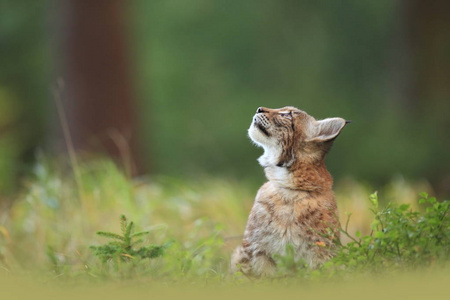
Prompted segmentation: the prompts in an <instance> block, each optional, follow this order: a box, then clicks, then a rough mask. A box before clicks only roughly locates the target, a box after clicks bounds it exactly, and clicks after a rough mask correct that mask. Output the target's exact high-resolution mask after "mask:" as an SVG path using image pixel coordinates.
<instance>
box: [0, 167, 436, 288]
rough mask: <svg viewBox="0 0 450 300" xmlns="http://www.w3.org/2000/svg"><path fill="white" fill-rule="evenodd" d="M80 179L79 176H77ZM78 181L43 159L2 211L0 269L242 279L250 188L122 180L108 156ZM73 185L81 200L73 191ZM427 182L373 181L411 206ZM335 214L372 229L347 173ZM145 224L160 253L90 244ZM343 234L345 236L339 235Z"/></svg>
mask: <svg viewBox="0 0 450 300" xmlns="http://www.w3.org/2000/svg"><path fill="white" fill-rule="evenodd" d="M77 180H79V182H77ZM77 180H75V178H74V177H73V176H72V175H71V174H70V173H67V172H65V171H64V170H62V169H60V168H58V167H57V166H54V165H52V164H51V162H50V161H45V160H41V161H40V163H38V164H37V165H36V166H35V168H34V172H33V176H32V177H30V178H29V179H28V180H27V181H26V182H24V188H23V191H22V193H21V194H20V195H19V196H18V197H17V199H16V200H15V201H14V203H13V205H12V206H11V207H10V208H9V209H7V210H2V211H1V215H0V266H1V269H0V272H2V273H6V274H12V273H17V274H24V273H25V274H26V273H30V274H32V275H33V276H34V275H39V278H40V279H41V280H42V279H44V280H52V279H53V278H58V279H67V280H69V281H73V280H81V281H85V282H88V281H94V282H103V281H105V280H113V281H117V280H125V279H126V280H135V281H138V282H153V281H154V282H164V283H179V282H191V283H192V282H202V283H205V282H214V283H223V282H242V281H245V280H246V279H245V278H243V277H239V276H234V277H230V276H229V275H228V264H229V257H230V255H231V253H232V251H233V249H234V248H235V247H236V246H237V245H238V244H239V243H240V241H241V239H242V234H243V231H244V228H245V224H246V221H247V217H248V213H249V211H250V208H251V206H252V202H253V199H254V195H255V194H256V189H255V187H254V186H252V185H249V184H246V183H245V182H238V181H233V180H230V179H223V178H222V179H221V178H202V179H192V178H191V179H186V180H181V179H176V178H169V177H156V178H141V179H139V180H130V179H128V178H127V177H126V176H125V175H124V174H123V172H122V171H121V170H119V169H118V168H117V167H116V165H115V164H114V163H112V162H111V161H108V160H98V161H95V162H89V163H85V164H81V165H80V166H79V176H78V177H77ZM80 184H81V185H82V188H83V199H82V201H81V199H80V193H79V190H78V189H79V188H80ZM426 190H428V191H429V187H428V186H427V184H426V183H425V182H423V183H418V184H410V183H407V182H406V181H405V180H403V179H401V178H397V179H394V180H393V181H392V182H391V184H389V185H388V186H386V187H384V188H383V189H381V190H380V192H379V195H380V199H387V201H386V202H388V201H389V202H392V201H395V202H399V203H409V204H411V205H412V207H413V208H415V207H417V199H418V197H417V195H418V193H419V192H422V191H426ZM335 191H336V196H337V200H338V205H339V209H340V214H341V221H342V222H344V221H345V220H346V219H347V215H348V214H347V212H351V213H352V219H351V220H350V222H349V227H348V232H349V233H350V234H352V235H353V234H355V233H356V232H358V234H359V233H361V234H362V235H364V234H368V233H370V230H371V221H372V220H373V216H371V213H370V211H369V210H368V207H369V205H370V204H369V201H367V200H366V199H367V198H368V195H369V194H370V193H371V192H373V191H372V188H371V187H370V186H369V185H367V184H362V183H359V182H356V181H353V180H350V179H346V180H343V181H341V182H339V183H338V184H337V185H336V188H335ZM122 214H124V215H126V216H127V218H128V220H131V221H133V222H134V224H135V226H136V227H137V230H148V231H150V233H149V234H148V235H147V236H146V237H145V240H144V241H143V242H144V245H145V244H164V243H170V247H168V249H166V252H165V254H164V256H162V257H157V258H154V259H142V260H133V262H132V263H129V262H120V261H114V260H111V261H109V262H107V263H102V262H101V260H99V259H98V258H97V257H95V255H94V252H93V251H92V249H90V246H92V245H102V244H105V243H106V242H107V240H106V239H105V238H102V237H100V236H98V235H96V234H95V232H97V231H111V232H117V233H119V232H120V230H121V229H120V222H119V218H120V216H121V215H122ZM347 241H348V239H346V238H345V237H344V238H343V242H344V243H346V242H347Z"/></svg>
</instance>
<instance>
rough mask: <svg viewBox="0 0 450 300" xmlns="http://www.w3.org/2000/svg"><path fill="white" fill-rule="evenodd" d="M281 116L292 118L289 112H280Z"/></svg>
mask: <svg viewBox="0 0 450 300" xmlns="http://www.w3.org/2000/svg"><path fill="white" fill-rule="evenodd" d="M280 115H281V116H282V117H283V118H289V119H292V114H291V113H285V114H280Z"/></svg>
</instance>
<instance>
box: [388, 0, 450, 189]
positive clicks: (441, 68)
mask: <svg viewBox="0 0 450 300" xmlns="http://www.w3.org/2000/svg"><path fill="white" fill-rule="evenodd" d="M398 4H399V6H398V8H397V15H398V18H397V20H398V24H397V29H398V30H397V34H396V35H395V38H396V40H397V47H396V55H395V60H394V64H393V68H394V80H393V83H394V90H395V97H394V99H397V100H398V101H399V102H400V107H401V108H402V109H403V110H404V112H405V114H406V116H407V117H408V118H410V119H411V120H413V122H412V123H411V124H409V125H408V126H405V128H404V130H405V132H407V135H411V134H412V133H411V131H419V130H422V131H423V132H424V133H425V134H424V136H423V137H422V139H421V142H420V143H423V144H427V146H428V147H429V148H431V149H430V151H428V153H427V155H426V157H425V158H424V159H423V161H422V166H423V167H422V170H420V171H421V174H422V176H425V177H427V178H428V179H429V180H431V181H432V182H433V183H434V186H435V187H436V188H437V190H438V191H439V192H440V193H441V194H443V195H449V194H450V173H449V171H450V170H449V166H448V165H447V164H446V163H445V162H448V161H449V158H450V155H449V152H448V149H449V147H450V136H449V135H448V129H449V128H450V118H449V116H448V111H449V110H450V56H449V54H450V18H449V13H450V1H446V0H436V1H431V2H427V1H420V0H409V1H400V2H399V3H398ZM415 142H416V143H417V139H415ZM431 145H435V146H434V147H430V146H431ZM443 162H444V163H443ZM416 171H417V170H416Z"/></svg>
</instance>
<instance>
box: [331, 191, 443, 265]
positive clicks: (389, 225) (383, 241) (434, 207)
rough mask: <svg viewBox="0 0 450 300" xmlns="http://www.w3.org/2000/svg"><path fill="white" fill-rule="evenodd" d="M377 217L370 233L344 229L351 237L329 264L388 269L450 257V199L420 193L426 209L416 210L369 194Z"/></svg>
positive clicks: (431, 263) (422, 204)
mask: <svg viewBox="0 0 450 300" xmlns="http://www.w3.org/2000/svg"><path fill="white" fill-rule="evenodd" d="M369 200H370V202H371V203H372V209H371V211H372V212H373V214H374V220H373V221H372V224H371V230H372V231H371V233H370V234H369V235H367V236H361V233H360V232H359V231H357V232H356V234H355V236H352V235H350V234H349V233H348V231H347V225H348V221H349V218H350V215H349V217H348V220H347V223H346V226H345V228H343V229H342V230H341V231H342V233H343V234H345V235H346V236H348V237H349V238H350V239H351V240H352V241H351V242H349V243H348V244H346V245H344V246H342V248H341V249H340V251H339V253H338V254H337V256H336V257H335V258H334V259H333V260H332V261H331V262H330V263H328V266H329V267H330V266H339V267H340V268H341V269H342V267H344V268H345V269H347V270H352V269H353V270H369V271H370V272H383V271H386V270H389V269H413V268H417V267H427V266H432V265H433V264H435V262H437V261H439V262H446V261H448V260H449V259H450V201H443V202H438V201H437V200H436V198H434V197H428V195H427V194H426V193H422V194H421V199H420V200H419V204H421V206H424V209H423V212H420V211H413V210H411V209H410V205H409V204H400V205H399V204H389V205H388V206H387V207H386V208H384V209H381V210H380V209H379V208H378V197H377V194H376V193H374V194H372V195H370V197H369Z"/></svg>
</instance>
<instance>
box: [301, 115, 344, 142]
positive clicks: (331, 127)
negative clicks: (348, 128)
mask: <svg viewBox="0 0 450 300" xmlns="http://www.w3.org/2000/svg"><path fill="white" fill-rule="evenodd" d="M346 124H347V122H346V121H345V120H344V119H342V118H328V119H324V120H320V121H317V125H316V128H317V129H316V134H315V135H314V136H312V137H311V139H310V141H317V142H326V141H330V140H333V139H335V138H336V137H337V136H338V135H339V134H340V133H341V130H342V128H344V126H345V125H346Z"/></svg>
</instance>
